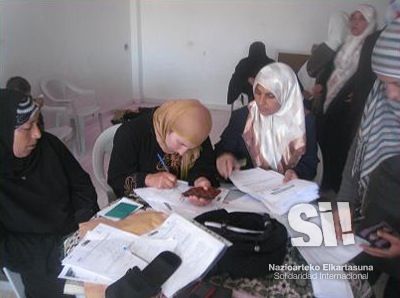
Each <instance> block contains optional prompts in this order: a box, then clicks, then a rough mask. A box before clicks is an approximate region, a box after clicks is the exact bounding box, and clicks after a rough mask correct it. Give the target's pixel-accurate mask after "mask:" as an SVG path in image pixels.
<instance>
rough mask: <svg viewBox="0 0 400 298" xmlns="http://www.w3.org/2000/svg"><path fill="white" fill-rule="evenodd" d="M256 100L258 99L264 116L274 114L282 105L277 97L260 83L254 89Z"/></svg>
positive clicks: (259, 107)
mask: <svg viewBox="0 0 400 298" xmlns="http://www.w3.org/2000/svg"><path fill="white" fill-rule="evenodd" d="M254 100H255V101H256V104H257V107H258V109H259V110H260V113H261V114H262V115H263V116H269V115H272V114H274V113H276V112H278V110H279V109H280V108H281V105H280V104H279V102H278V100H277V99H276V98H275V95H274V94H273V93H272V92H271V91H269V90H268V89H266V88H264V87H263V86H261V85H260V84H257V86H256V89H255V91H254Z"/></svg>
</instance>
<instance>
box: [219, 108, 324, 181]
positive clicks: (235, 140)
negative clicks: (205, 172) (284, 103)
mask: <svg viewBox="0 0 400 298" xmlns="http://www.w3.org/2000/svg"><path fill="white" fill-rule="evenodd" d="M248 115H249V110H248V108H247V107H243V108H240V109H238V110H236V111H233V113H232V115H231V118H230V120H229V124H228V126H227V127H226V128H225V130H224V131H223V133H222V135H221V140H220V141H219V142H218V143H217V144H216V145H215V153H216V156H217V157H218V156H220V155H221V154H223V153H231V154H233V155H234V156H235V157H236V159H238V160H239V159H243V158H245V159H246V166H245V168H246V169H248V168H253V167H254V166H253V162H252V160H251V157H250V154H249V152H248V150H247V147H246V143H245V142H244V140H243V137H242V134H243V131H244V127H245V125H246V120H247V117H248ZM305 122H306V123H305V124H306V139H307V143H306V152H305V154H304V155H303V156H302V157H301V159H300V161H299V162H298V163H297V165H296V166H295V167H294V168H293V170H294V171H295V172H296V174H297V176H298V177H299V178H301V179H307V180H312V179H313V178H314V177H315V175H316V173H317V166H318V156H317V150H318V147H317V140H316V130H315V118H314V116H313V115H312V114H310V113H308V114H307V115H306V119H305Z"/></svg>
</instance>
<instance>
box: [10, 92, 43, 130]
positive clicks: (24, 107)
mask: <svg viewBox="0 0 400 298" xmlns="http://www.w3.org/2000/svg"><path fill="white" fill-rule="evenodd" d="M38 110H39V107H38V105H37V104H36V103H35V101H34V100H33V98H32V97H31V96H29V95H28V96H25V97H23V98H22V99H21V100H20V101H19V102H18V106H17V116H16V117H17V119H16V121H15V128H18V127H20V126H21V125H23V124H24V123H25V122H26V121H28V120H29V119H30V118H31V117H33V116H34V115H35V114H36V112H37V111H38Z"/></svg>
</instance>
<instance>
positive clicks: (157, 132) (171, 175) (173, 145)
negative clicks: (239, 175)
mask: <svg viewBox="0 0 400 298" xmlns="http://www.w3.org/2000/svg"><path fill="white" fill-rule="evenodd" d="M211 124H212V123H211V114H210V112H209V111H208V109H207V108H206V107H205V106H203V105H202V104H201V103H200V102H199V101H198V100H190V99H187V100H172V101H168V102H166V103H164V104H162V105H161V106H159V107H157V108H155V109H154V110H152V111H151V112H150V113H147V114H144V115H142V116H140V117H138V118H136V119H134V120H132V121H130V122H127V123H125V124H123V125H122V126H121V127H120V128H118V130H117V132H116V134H115V137H114V147H113V151H112V154H111V160H110V166H109V169H108V184H109V185H110V186H111V187H112V188H113V190H114V192H115V194H116V195H117V196H118V197H120V196H123V195H128V194H129V193H131V192H132V190H133V189H134V188H138V187H156V188H165V189H168V188H173V187H175V186H176V183H177V179H183V180H186V181H188V182H189V184H190V185H194V186H198V187H203V188H208V187H210V186H217V185H218V182H217V180H216V169H215V156H214V152H213V150H212V146H211V142H210V139H209V137H208V134H209V133H210V131H211ZM190 200H191V201H192V202H193V203H195V204H198V205H203V204H206V203H208V201H206V200H203V199H201V198H196V197H191V198H190Z"/></svg>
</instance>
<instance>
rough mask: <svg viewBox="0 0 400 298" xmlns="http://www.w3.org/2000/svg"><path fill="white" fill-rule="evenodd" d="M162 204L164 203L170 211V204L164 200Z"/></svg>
mask: <svg viewBox="0 0 400 298" xmlns="http://www.w3.org/2000/svg"><path fill="white" fill-rule="evenodd" d="M164 205H165V206H166V207H167V208H168V209H169V210H170V211H172V208H171V206H170V205H169V204H168V203H167V202H164Z"/></svg>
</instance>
